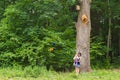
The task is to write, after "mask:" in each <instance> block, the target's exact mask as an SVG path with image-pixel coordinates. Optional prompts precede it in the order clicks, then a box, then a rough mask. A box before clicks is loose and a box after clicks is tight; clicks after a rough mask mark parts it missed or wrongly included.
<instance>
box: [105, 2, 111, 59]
mask: <svg viewBox="0 0 120 80" xmlns="http://www.w3.org/2000/svg"><path fill="white" fill-rule="evenodd" d="M108 13H109V14H108V15H109V29H108V40H107V55H106V58H109V52H110V49H111V8H110V1H109V0H108Z"/></svg>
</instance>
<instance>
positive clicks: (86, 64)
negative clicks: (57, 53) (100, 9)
mask: <svg viewBox="0 0 120 80" xmlns="http://www.w3.org/2000/svg"><path fill="white" fill-rule="evenodd" d="M80 7H81V10H80V11H79V13H78V21H77V23H76V25H75V26H76V31H77V34H76V53H78V52H81V55H82V56H81V57H82V59H81V66H80V71H81V72H88V71H90V70H91V67H90V51H89V50H90V31H91V21H90V0H81V2H80ZM84 18H85V19H84Z"/></svg>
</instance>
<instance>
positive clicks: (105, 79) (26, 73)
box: [0, 66, 120, 80]
mask: <svg viewBox="0 0 120 80" xmlns="http://www.w3.org/2000/svg"><path fill="white" fill-rule="evenodd" d="M0 80H120V70H119V69H113V70H105V69H102V70H93V71H91V72H88V73H80V74H79V75H78V76H76V75H75V72H65V73H64V72H59V73H57V72H55V71H47V70H46V69H45V68H44V67H42V68H39V67H34V68H31V67H26V68H24V69H23V68H22V67H19V66H16V67H13V68H10V67H8V68H0Z"/></svg>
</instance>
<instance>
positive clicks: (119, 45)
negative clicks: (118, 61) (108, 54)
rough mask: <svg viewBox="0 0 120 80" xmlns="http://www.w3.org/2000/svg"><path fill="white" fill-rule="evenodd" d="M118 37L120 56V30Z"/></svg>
mask: <svg viewBox="0 0 120 80" xmlns="http://www.w3.org/2000/svg"><path fill="white" fill-rule="evenodd" d="M118 35H119V44H118V46H119V54H118V55H119V56H120V30H119V34H118Z"/></svg>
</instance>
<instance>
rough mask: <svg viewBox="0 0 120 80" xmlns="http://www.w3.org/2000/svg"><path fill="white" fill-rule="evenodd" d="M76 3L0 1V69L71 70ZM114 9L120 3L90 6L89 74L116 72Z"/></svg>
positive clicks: (100, 1) (101, 0)
mask: <svg viewBox="0 0 120 80" xmlns="http://www.w3.org/2000/svg"><path fill="white" fill-rule="evenodd" d="M78 3H79V2H78V1H77V0H0V66H1V67H8V66H14V65H21V66H23V67H24V66H46V68H47V69H48V70H49V69H54V70H57V71H68V70H72V69H74V68H73V56H74V55H75V53H76V46H75V45H76V29H75V24H74V23H75V22H76V21H77V18H78V11H77V10H76V8H75V6H76V5H77V4H78ZM119 3H120V0H92V3H91V38H90V41H91V42H90V43H91V44H90V62H91V67H92V68H113V67H119V63H120V5H119ZM81 35H84V34H81Z"/></svg>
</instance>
